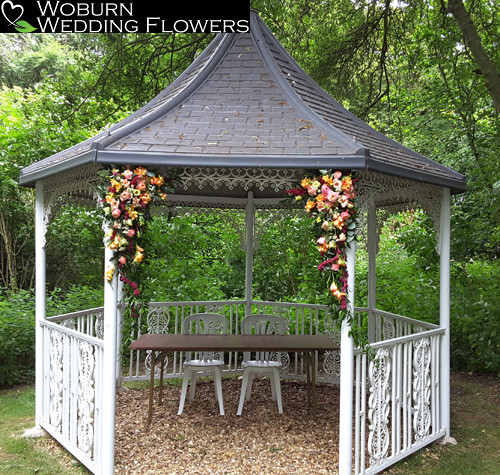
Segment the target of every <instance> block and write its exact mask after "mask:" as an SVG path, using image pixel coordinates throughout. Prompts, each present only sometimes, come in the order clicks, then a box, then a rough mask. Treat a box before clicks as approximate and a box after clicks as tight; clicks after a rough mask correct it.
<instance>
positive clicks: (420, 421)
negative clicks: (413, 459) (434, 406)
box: [413, 338, 431, 441]
mask: <svg viewBox="0 0 500 475" xmlns="http://www.w3.org/2000/svg"><path fill="white" fill-rule="evenodd" d="M430 364H431V347H430V341H429V338H421V339H419V340H417V341H416V342H415V345H414V351H413V409H414V414H413V430H414V432H415V441H420V440H423V439H425V438H426V437H427V436H428V435H429V431H430V426H431V408H430V397H431V375H430Z"/></svg>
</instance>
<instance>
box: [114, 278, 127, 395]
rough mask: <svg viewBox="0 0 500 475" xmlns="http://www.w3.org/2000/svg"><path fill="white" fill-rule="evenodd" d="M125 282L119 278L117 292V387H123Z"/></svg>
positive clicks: (118, 388)
mask: <svg viewBox="0 0 500 475" xmlns="http://www.w3.org/2000/svg"><path fill="white" fill-rule="evenodd" d="M123 295H124V292H123V282H122V281H121V280H119V279H118V292H117V302H118V303H119V308H118V310H117V312H116V319H117V322H116V389H117V390H120V389H122V383H123V378H122V376H123V375H122V357H121V350H122V340H123V314H124V311H125V302H124V300H123Z"/></svg>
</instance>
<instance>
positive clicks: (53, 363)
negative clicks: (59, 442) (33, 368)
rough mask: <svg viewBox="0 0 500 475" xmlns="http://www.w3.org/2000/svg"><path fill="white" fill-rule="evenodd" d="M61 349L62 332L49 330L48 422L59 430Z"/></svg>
mask: <svg viewBox="0 0 500 475" xmlns="http://www.w3.org/2000/svg"><path fill="white" fill-rule="evenodd" d="M63 351H64V342H63V335H62V333H60V332H58V331H57V330H50V350H49V368H50V370H49V371H50V373H49V374H50V381H49V397H50V403H49V423H50V424H51V425H52V426H53V427H55V428H57V429H58V430H61V424H62V406H63V376H64V372H63Z"/></svg>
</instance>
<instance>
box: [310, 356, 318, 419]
mask: <svg viewBox="0 0 500 475" xmlns="http://www.w3.org/2000/svg"><path fill="white" fill-rule="evenodd" d="M310 358H311V385H312V387H311V389H312V401H313V417H314V418H315V419H316V409H317V407H316V406H317V403H316V355H315V354H314V351H311V354H310Z"/></svg>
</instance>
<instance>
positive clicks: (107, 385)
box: [101, 230, 119, 475]
mask: <svg viewBox="0 0 500 475" xmlns="http://www.w3.org/2000/svg"><path fill="white" fill-rule="evenodd" d="M105 231H107V230H105ZM112 257H113V251H112V250H111V249H109V247H108V246H107V245H106V244H105V251H104V269H105V271H106V270H108V269H109V267H110V266H111V265H113V264H112V261H111V259H112ZM117 275H118V272H117V271H116V272H115V276H114V277H113V279H112V280H111V282H108V281H107V280H106V279H104V352H103V353H104V354H103V371H102V375H103V381H102V397H103V401H102V438H101V441H102V444H101V450H102V457H101V461H102V470H101V473H102V474H103V475H113V473H114V463H115V397H116V340H117V331H116V330H117V314H118V310H117V305H118V291H119V285H118V284H119V283H118V277H117Z"/></svg>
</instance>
